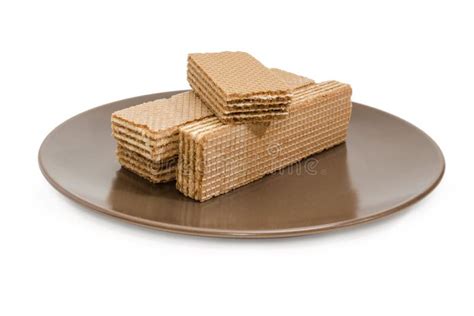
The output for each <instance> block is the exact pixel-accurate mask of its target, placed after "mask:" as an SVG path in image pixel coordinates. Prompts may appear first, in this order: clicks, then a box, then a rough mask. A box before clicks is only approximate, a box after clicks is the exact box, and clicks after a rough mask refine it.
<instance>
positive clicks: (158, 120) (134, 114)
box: [112, 91, 213, 182]
mask: <svg viewBox="0 0 474 316" xmlns="http://www.w3.org/2000/svg"><path fill="white" fill-rule="evenodd" d="M210 116H213V115H212V113H211V112H210V111H209V110H208V109H207V107H206V106H205V105H204V104H203V103H202V101H201V100H200V99H199V98H197V97H196V95H195V94H194V93H193V92H192V91H188V92H183V93H179V94H176V95H173V96H172V97H170V98H168V99H159V100H155V101H151V102H146V103H143V104H139V105H136V106H132V107H129V108H126V109H123V110H120V111H116V112H114V113H113V114H112V135H113V137H114V138H115V140H116V142H117V159H118V161H119V163H120V164H121V165H122V166H124V167H125V168H127V169H129V170H131V171H133V172H135V173H137V174H139V175H140V176H142V177H144V178H146V179H148V180H150V181H152V182H164V181H170V180H173V179H174V178H175V175H174V174H175V168H176V157H177V155H178V135H179V133H178V128H179V127H180V126H182V125H184V124H186V123H188V122H192V121H196V120H200V119H203V118H205V117H210ZM163 163H168V164H172V166H171V165H169V166H168V167H169V168H166V169H160V168H158V167H157V166H159V165H162V164H163ZM150 166H151V169H150ZM157 168H158V169H157Z"/></svg>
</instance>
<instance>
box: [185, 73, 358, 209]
mask: <svg viewBox="0 0 474 316" xmlns="http://www.w3.org/2000/svg"><path fill="white" fill-rule="evenodd" d="M299 90H300V91H298V92H299V94H300V95H306V96H307V97H305V98H301V99H300V101H299V102H296V103H293V104H292V106H291V107H290V109H289V117H288V118H286V119H284V120H281V121H276V122H272V123H271V124H269V125H267V126H266V127H265V126H263V125H260V127H259V128H266V130H265V131H264V132H261V133H259V132H256V130H255V128H256V127H255V126H254V127H253V128H251V126H247V125H225V124H222V122H220V121H219V120H218V119H216V118H207V119H205V120H202V121H200V122H195V123H191V124H188V125H186V126H183V127H181V128H180V134H179V139H180V140H179V159H178V167H177V183H176V186H177V188H178V190H180V191H181V192H182V193H183V194H185V195H186V196H188V197H191V198H193V199H195V200H198V201H205V200H207V199H210V198H211V197H213V196H217V195H220V194H223V193H226V192H228V191H230V190H232V189H235V188H238V187H240V186H242V185H245V184H247V183H250V182H252V181H255V180H257V179H259V178H261V177H263V176H264V175H266V174H268V173H272V172H274V171H276V170H279V169H281V168H284V167H286V166H288V165H291V164H293V163H295V162H297V161H299V160H301V159H303V158H305V157H307V156H309V155H312V154H314V153H317V152H320V151H322V150H325V149H328V148H330V147H333V146H335V145H337V144H340V143H342V142H344V140H345V138H346V135H347V128H348V125H349V120H350V116H351V109H352V104H351V94H352V90H351V88H350V86H349V85H347V84H342V83H339V82H336V81H329V82H325V83H320V84H311V83H310V84H308V85H305V86H303V88H300V89H299Z"/></svg>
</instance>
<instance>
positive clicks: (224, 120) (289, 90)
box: [112, 52, 352, 201]
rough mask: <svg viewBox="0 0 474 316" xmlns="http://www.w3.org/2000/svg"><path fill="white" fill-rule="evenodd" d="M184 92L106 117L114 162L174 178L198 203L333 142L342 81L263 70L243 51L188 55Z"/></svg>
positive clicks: (343, 127) (344, 114) (341, 129)
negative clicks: (186, 89) (114, 143)
mask: <svg viewBox="0 0 474 316" xmlns="http://www.w3.org/2000/svg"><path fill="white" fill-rule="evenodd" d="M187 78H188V81H189V83H190V85H191V87H192V89H193V91H190V92H185V93H180V94H177V95H174V96H172V97H171V98H168V99H160V100H156V101H152V102H147V103H143V104H140V105H137V106H133V107H131V108H128V109H124V110H120V111H117V112H115V113H113V115H112V132H113V136H114V138H115V139H116V141H117V150H116V155H117V158H118V161H119V162H120V164H121V165H122V166H123V167H124V168H126V169H128V170H130V171H132V172H134V173H136V174H138V175H139V176H141V177H143V178H145V179H147V180H149V181H151V182H154V183H158V182H166V181H171V180H174V179H177V181H176V187H177V189H178V190H180V191H181V192H182V193H184V194H185V195H186V196H188V197H191V198H193V199H195V200H198V201H205V200H207V199H210V198H212V197H214V196H217V195H220V194H223V193H225V192H228V191H230V190H233V189H235V188H238V187H240V186H242V185H245V184H247V183H249V182H252V181H255V180H257V179H259V178H261V177H263V176H264V175H266V174H268V173H271V172H274V171H276V170H278V169H281V168H284V167H286V166H288V165H290V164H293V163H295V162H297V161H299V160H301V159H303V158H305V157H307V156H309V155H311V154H314V153H317V152H320V151H322V150H325V149H327V148H330V147H332V146H335V145H337V144H339V143H342V142H343V141H344V140H345V138H346V134H347V129H348V124H349V120H350V116H351V108H352V107H351V99H350V98H351V93H352V90H351V88H350V86H349V85H347V84H343V83H339V82H337V81H328V82H323V83H315V82H314V81H313V80H310V79H308V78H305V77H301V76H298V75H295V74H292V73H289V72H286V71H283V70H279V69H268V68H266V67H264V66H263V65H262V64H261V63H260V62H258V61H257V60H256V59H255V58H253V57H252V56H250V55H249V54H247V53H241V52H224V53H212V54H191V55H189V58H188V72H187Z"/></svg>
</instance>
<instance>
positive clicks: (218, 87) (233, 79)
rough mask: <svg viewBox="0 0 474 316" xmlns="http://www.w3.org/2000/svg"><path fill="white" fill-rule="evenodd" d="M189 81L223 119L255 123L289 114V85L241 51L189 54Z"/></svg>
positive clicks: (233, 121) (229, 121)
mask: <svg viewBox="0 0 474 316" xmlns="http://www.w3.org/2000/svg"><path fill="white" fill-rule="evenodd" d="M188 82H189V84H190V85H191V87H192V88H193V90H194V92H195V93H196V94H197V95H198V96H199V98H201V99H202V100H203V101H204V103H206V105H207V106H208V107H209V108H210V109H211V110H212V112H213V113H214V114H215V115H216V116H217V118H218V119H219V120H220V121H221V122H223V123H234V124H235V123H255V122H264V121H271V120H275V119H279V118H284V117H286V116H287V115H288V105H289V104H290V101H291V94H290V91H289V88H288V86H287V85H286V84H285V83H284V82H283V81H282V80H281V79H280V78H279V77H278V76H277V75H275V74H274V73H273V72H272V71H270V69H268V68H266V67H265V66H263V65H262V64H261V63H260V62H259V61H258V60H256V59H255V58H253V57H252V56H251V55H249V54H247V53H243V52H223V53H209V54H190V55H189V57H188Z"/></svg>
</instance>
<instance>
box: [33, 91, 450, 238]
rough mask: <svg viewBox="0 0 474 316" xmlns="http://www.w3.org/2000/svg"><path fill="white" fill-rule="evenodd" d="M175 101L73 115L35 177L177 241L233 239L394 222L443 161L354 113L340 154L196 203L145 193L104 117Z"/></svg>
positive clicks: (400, 126) (394, 122) (386, 121)
mask: <svg viewBox="0 0 474 316" xmlns="http://www.w3.org/2000/svg"><path fill="white" fill-rule="evenodd" d="M177 92H179V91H175V92H166V93H158V94H153V95H146V96H141V97H136V98H131V99H126V100H122V101H118V102H114V103H110V104H106V105H104V106H100V107H97V108H94V109H91V110H89V111H86V112H84V113H81V114H79V115H77V116H75V117H73V118H71V119H69V120H68V121H66V122H64V123H63V124H61V125H60V126H58V127H57V128H56V129H54V130H53V131H52V132H51V133H50V134H49V135H48V136H47V137H46V139H45V140H44V142H43V144H42V146H41V148H40V151H39V164H40V168H41V170H42V172H43V174H44V176H45V177H46V179H47V180H48V181H49V182H50V183H51V184H52V185H53V186H54V187H55V188H56V189H57V190H59V191H60V192H61V193H63V194H64V195H66V196H67V197H69V198H71V199H73V200H75V201H77V202H79V203H80V204H82V205H84V206H86V207H88V208H91V209H93V210H96V211H99V212H102V213H105V214H108V215H112V216H115V217H119V218H121V219H124V220H127V221H130V222H134V223H137V224H141V225H145V226H149V227H153V228H157V229H161V230H166V231H172V232H177V233H185V234H193V235H202V236H216V237H240V238H265V237H286V236H298V235H306V234H312V233H317V232H321V231H327V230H331V229H335V228H339V227H345V226H349V225H353V224H357V223H363V222H367V221H370V220H373V219H377V218H380V217H383V216H385V215H389V214H391V213H393V212H396V211H398V210H400V209H402V208H404V207H406V206H408V205H410V204H412V203H414V202H416V201H418V200H419V199H420V198H422V197H424V196H425V195H426V194H428V193H429V192H430V191H431V190H432V189H434V187H436V185H437V184H438V183H439V181H440V180H441V178H442V176H443V172H444V158H443V155H442V153H441V151H440V149H439V148H438V146H437V145H436V144H435V143H434V142H433V140H431V138H430V137H429V136H427V135H426V134H425V133H424V132H422V131H421V130H419V129H418V128H416V127H415V126H413V125H411V124H409V123H407V122H405V121H403V120H401V119H399V118H397V117H395V116H393V115H390V114H388V113H385V112H382V111H379V110H376V109H374V108H371V107H368V106H365V105H361V104H357V103H354V108H353V114H352V119H351V124H350V128H349V136H348V139H347V142H346V143H345V144H342V145H339V146H337V147H335V148H333V149H331V150H328V151H326V152H323V153H320V154H317V155H314V156H311V157H308V158H307V159H306V160H303V161H301V162H300V163H298V164H296V165H293V166H290V167H288V168H286V169H284V170H282V171H281V172H277V173H274V174H272V175H269V176H266V177H264V178H263V179H261V180H259V181H256V182H253V183H251V184H249V185H246V186H244V187H242V188H239V189H237V190H234V191H232V192H230V193H227V194H224V195H221V196H219V197H217V198H214V199H211V200H209V201H206V202H204V203H199V202H195V201H193V200H191V199H188V198H186V197H184V196H183V195H181V194H180V193H179V192H178V191H177V190H176V189H175V183H174V182H172V183H168V184H157V185H153V184H150V183H148V182H147V181H145V180H142V179H141V178H139V177H137V176H135V175H134V174H132V173H130V172H128V171H126V170H122V169H121V168H120V165H119V164H118V163H117V162H116V160H115V156H114V151H115V142H114V140H113V138H112V136H111V128H110V115H111V113H112V112H114V111H116V110H119V109H122V108H125V107H129V106H132V105H135V104H139V103H142V102H145V101H150V100H155V99H158V98H164V97H169V96H171V95H172V94H174V93H177Z"/></svg>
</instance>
